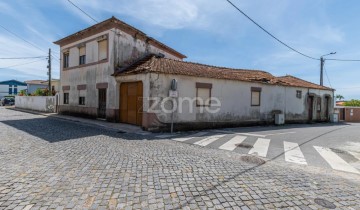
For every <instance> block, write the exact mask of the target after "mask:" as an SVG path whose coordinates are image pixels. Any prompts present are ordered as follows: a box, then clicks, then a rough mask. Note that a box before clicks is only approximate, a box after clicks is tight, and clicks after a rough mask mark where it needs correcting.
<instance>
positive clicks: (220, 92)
mask: <svg viewBox="0 0 360 210" xmlns="http://www.w3.org/2000/svg"><path fill="white" fill-rule="evenodd" d="M148 75H149V76H148V79H149V80H148V82H149V86H150V89H149V91H150V92H149V93H148V95H149V97H150V98H152V97H160V100H163V99H164V98H166V97H167V96H168V91H169V89H170V85H171V80H172V79H176V80H177V81H178V86H177V87H178V93H179V98H178V99H177V101H178V102H179V101H180V100H182V99H183V98H185V97H187V98H189V99H190V100H191V99H195V98H196V83H210V84H212V89H211V96H212V97H216V98H218V99H219V100H220V102H221V106H220V110H219V111H218V112H216V113H210V112H208V111H206V110H204V111H203V112H201V109H203V108H202V107H196V102H195V100H192V101H191V103H189V101H186V102H184V103H179V104H182V107H181V108H180V107H179V108H178V109H177V111H176V112H175V114H174V123H175V125H176V127H177V128H179V127H183V128H184V129H188V128H200V127H218V126H231V125H241V124H254V123H272V124H273V123H274V115H275V113H284V114H285V119H286V122H287V123H291V122H307V121H308V120H309V116H308V115H309V112H308V111H309V109H308V105H307V104H308V95H309V94H313V96H314V104H313V109H314V111H313V120H314V121H327V120H328V116H325V109H324V108H322V109H321V110H320V112H319V116H320V117H319V118H317V117H318V112H317V111H315V107H316V104H317V98H318V97H320V98H322V100H321V103H322V107H324V106H325V96H332V95H333V92H332V91H324V90H312V89H307V88H297V87H285V86H274V85H267V84H260V83H249V82H241V81H232V80H221V79H210V78H195V77H189V76H181V75H165V74H160V75H158V74H148ZM131 77H134V76H125V77H124V76H123V77H118V78H117V80H118V81H119V82H121V81H125V80H127V79H129V78H131ZM144 77H145V76H144ZM145 84H146V83H145V82H144V85H145ZM252 87H258V88H261V105H260V106H251V88H252ZM297 90H300V91H302V95H301V98H297V97H296V91H297ZM146 91H147V89H144V93H145V92H146ZM331 98H333V97H331ZM151 103H152V102H149V101H147V102H146V100H144V108H145V109H144V113H145V114H144V118H146V116H147V117H148V119H145V122H146V124H145V125H143V126H144V127H145V128H147V129H157V128H158V127H161V126H164V127H168V125H169V124H170V123H171V113H164V112H163V111H160V112H159V113H156V114H154V113H152V112H151V111H149V110H147V109H146V107H149V106H148V105H146V104H151ZM331 104H333V102H332V99H331V101H330V103H329V114H330V113H332V112H333V109H332V106H331ZM164 106H165V107H167V108H168V109H169V110H171V107H172V103H171V101H167V102H165V103H164ZM191 107H192V108H191ZM215 109H216V107H215V106H213V105H212V106H211V107H210V111H211V110H215ZM156 110H162V109H161V108H160V105H158V106H157V108H156ZM148 111H149V112H148Z"/></svg>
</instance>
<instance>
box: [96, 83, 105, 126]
mask: <svg viewBox="0 0 360 210" xmlns="http://www.w3.org/2000/svg"><path fill="white" fill-rule="evenodd" d="M98 117H99V118H103V119H104V118H106V89H99V108H98Z"/></svg>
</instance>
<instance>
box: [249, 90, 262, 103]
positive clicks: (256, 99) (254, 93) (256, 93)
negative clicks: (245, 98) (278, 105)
mask: <svg viewBox="0 0 360 210" xmlns="http://www.w3.org/2000/svg"><path fill="white" fill-rule="evenodd" d="M260 99H261V88H259V87H252V88H251V106H260V101H261V100H260Z"/></svg>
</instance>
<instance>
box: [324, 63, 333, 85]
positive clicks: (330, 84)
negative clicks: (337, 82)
mask: <svg viewBox="0 0 360 210" xmlns="http://www.w3.org/2000/svg"><path fill="white" fill-rule="evenodd" d="M324 71H325V75H326V77H327V80H328V82H329V85H330V87H331V88H333V87H332V85H331V82H330V79H329V75H328V73H327V71H326V68H325V65H324Z"/></svg>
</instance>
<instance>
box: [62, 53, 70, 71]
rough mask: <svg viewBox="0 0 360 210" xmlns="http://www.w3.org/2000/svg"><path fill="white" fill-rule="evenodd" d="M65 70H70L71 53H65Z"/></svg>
mask: <svg viewBox="0 0 360 210" xmlns="http://www.w3.org/2000/svg"><path fill="white" fill-rule="evenodd" d="M63 57H64V63H63V65H64V68H68V67H69V52H65V53H64V55H63Z"/></svg>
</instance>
